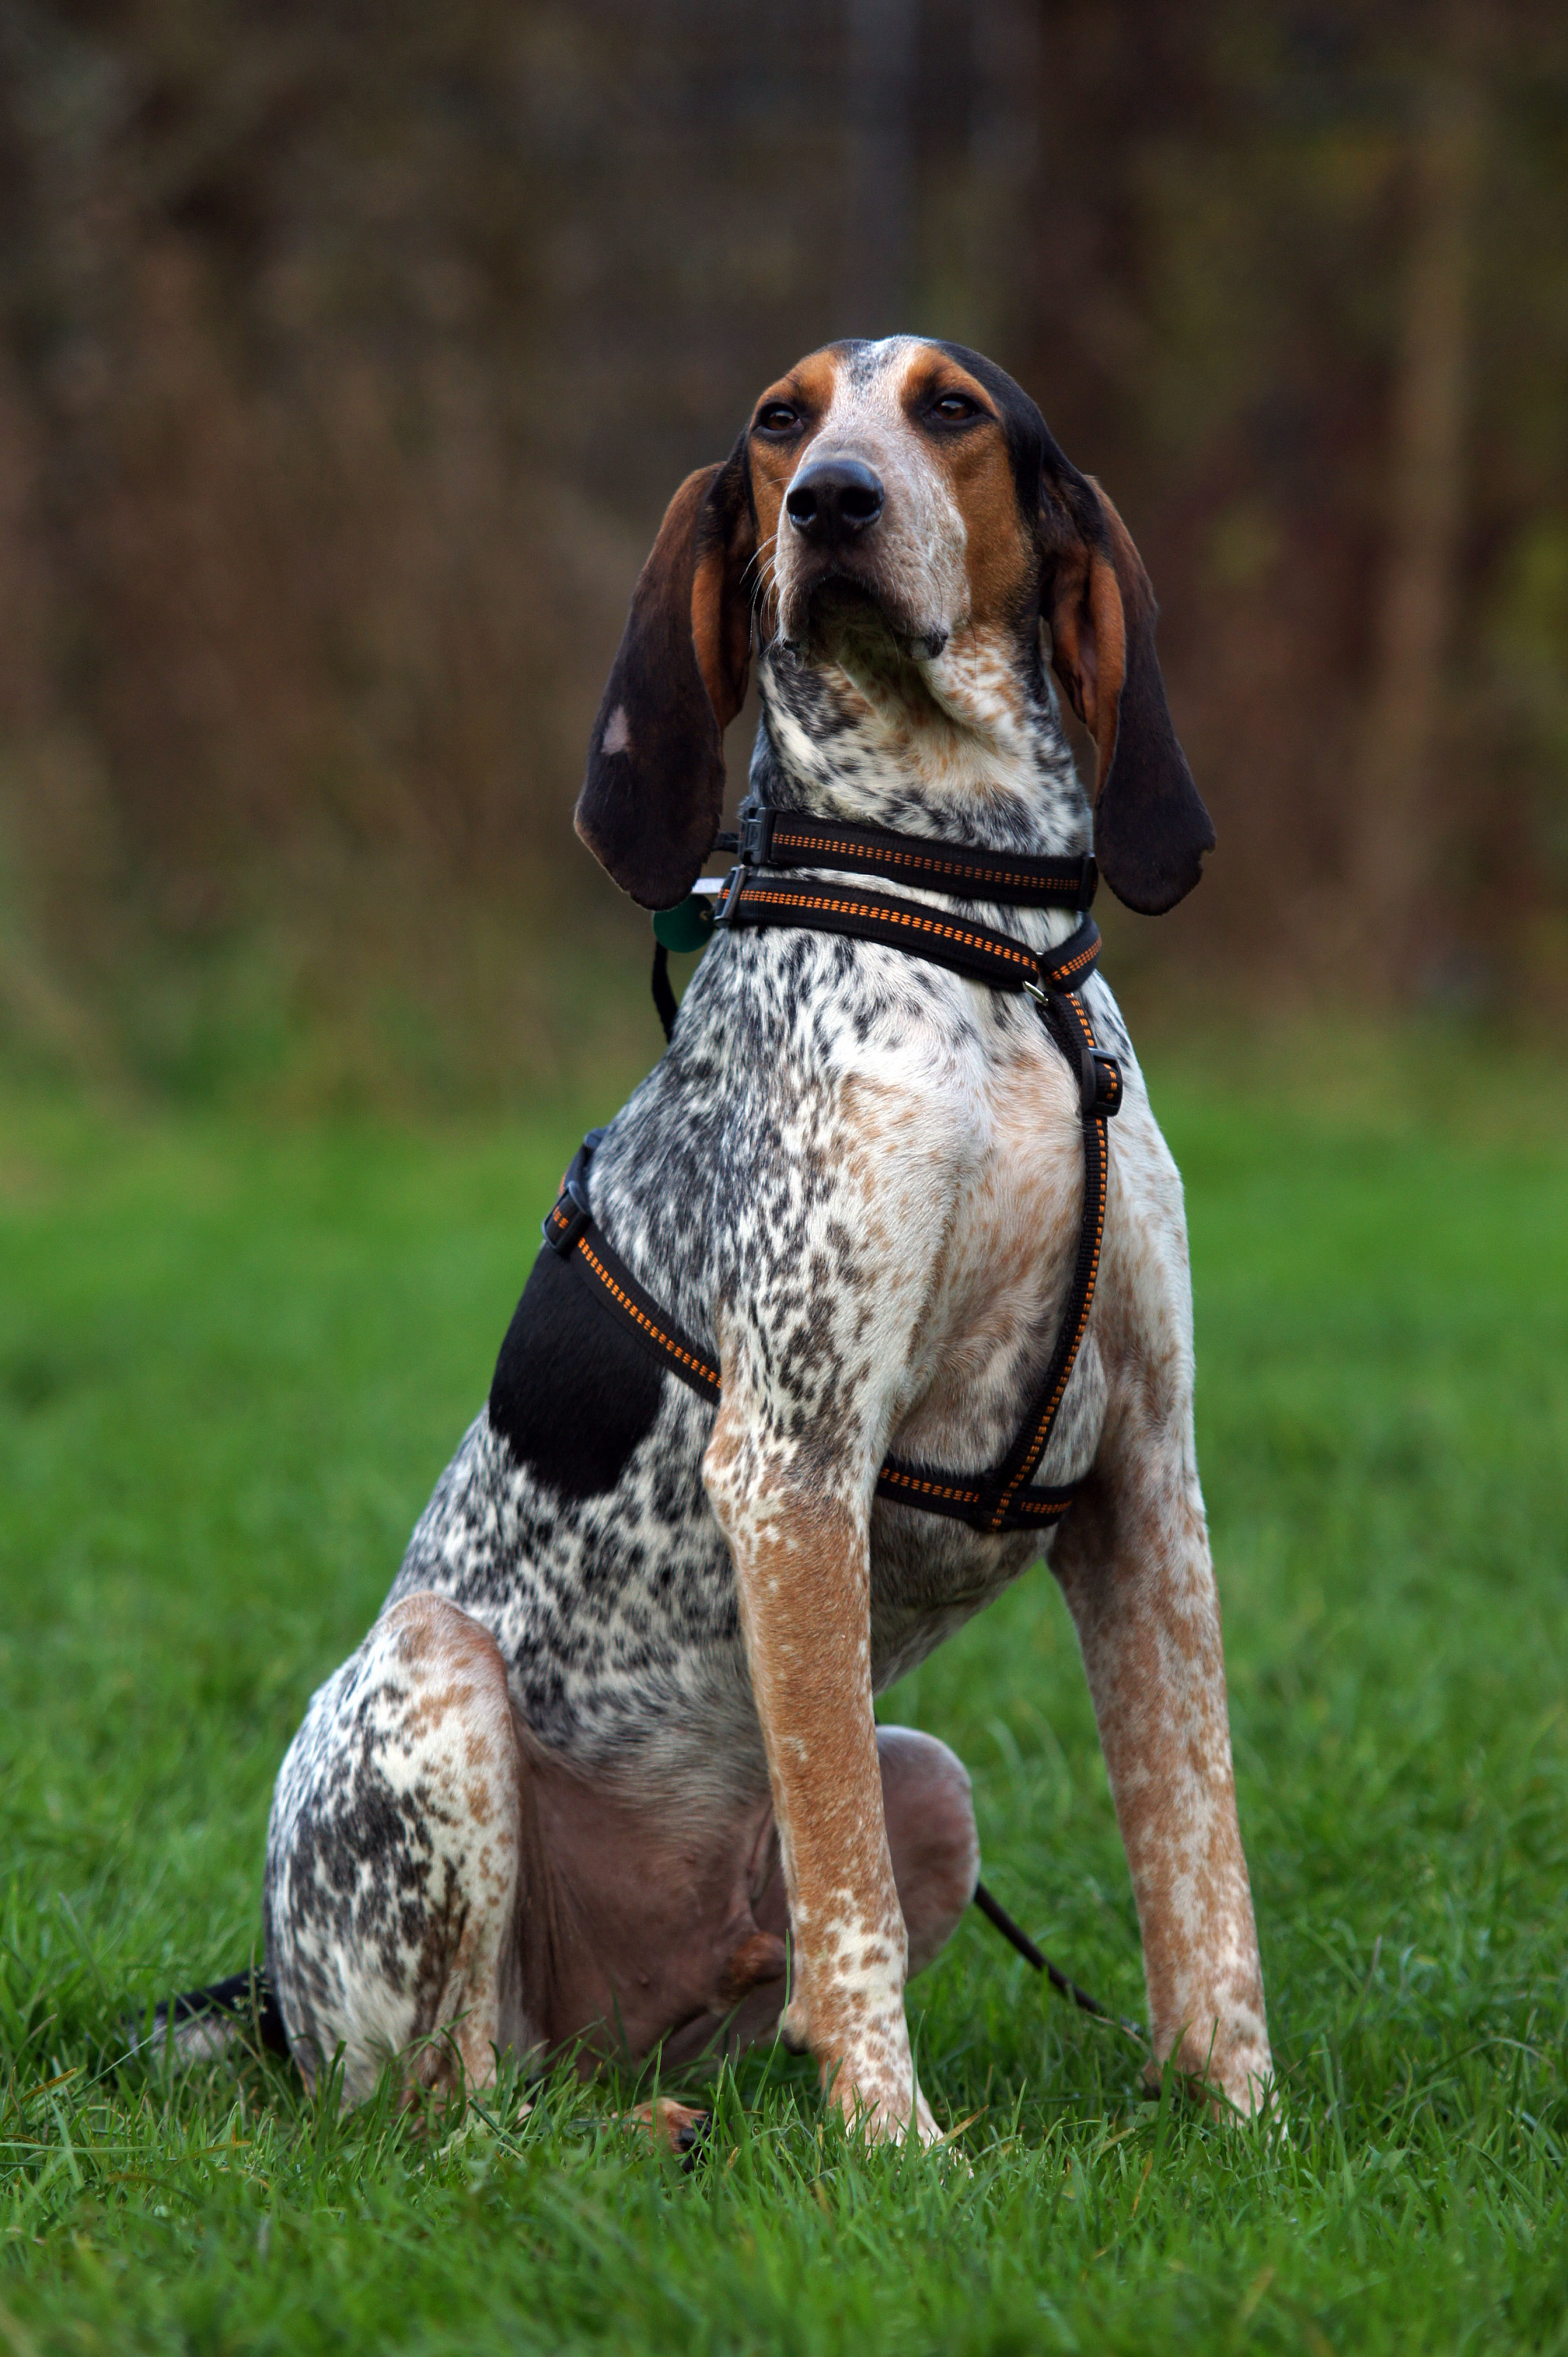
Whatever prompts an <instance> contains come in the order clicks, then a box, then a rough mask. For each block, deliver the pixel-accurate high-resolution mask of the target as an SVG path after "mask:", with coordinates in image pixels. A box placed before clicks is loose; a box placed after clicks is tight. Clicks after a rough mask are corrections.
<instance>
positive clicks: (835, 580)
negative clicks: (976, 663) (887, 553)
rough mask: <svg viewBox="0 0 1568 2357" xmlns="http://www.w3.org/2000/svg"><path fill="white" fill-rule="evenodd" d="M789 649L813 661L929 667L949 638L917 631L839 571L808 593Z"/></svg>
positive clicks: (867, 586) (790, 632)
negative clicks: (923, 664)
mask: <svg viewBox="0 0 1568 2357" xmlns="http://www.w3.org/2000/svg"><path fill="white" fill-rule="evenodd" d="M785 637H786V640H787V641H788V642H789V645H790V646H791V647H792V648H794V650H795V651H796V652H797V653H799V654H802V655H804V656H805V657H806V658H807V660H808V661H810V662H842V661H843V659H844V658H845V657H846V656H851V657H854V656H858V657H859V658H860V659H861V660H862V661H863V662H871V663H877V664H886V663H896V662H930V661H931V660H933V659H934V658H935V657H936V656H937V655H939V654H940V652H941V651H942V648H943V647H944V646H945V645H946V643H947V633H946V631H945V630H942V631H932V630H929V628H928V629H926V630H918V629H916V628H914V627H913V626H912V625H911V624H910V623H909V621H908V619H907V618H906V617H905V616H903V615H901V614H899V613H897V611H895V610H894V609H893V608H891V607H890V606H889V605H888V604H887V603H886V601H885V600H884V598H883V597H881V596H880V595H879V594H878V592H877V590H876V589H875V587H873V586H872V585H871V583H870V582H868V581H866V580H865V579H864V578H863V577H862V576H860V575H858V574H853V573H846V572H843V571H841V570H839V569H837V568H835V569H833V570H832V571H830V572H827V573H824V574H822V576H820V577H819V578H818V579H817V580H815V581H813V582H811V584H810V585H809V587H807V588H806V591H805V595H804V597H803V599H802V600H801V603H800V609H799V622H798V625H797V627H795V628H793V629H787V630H786V632H785Z"/></svg>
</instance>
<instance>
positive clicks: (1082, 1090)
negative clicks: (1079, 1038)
mask: <svg viewBox="0 0 1568 2357" xmlns="http://www.w3.org/2000/svg"><path fill="white" fill-rule="evenodd" d="M1078 1090H1079V1103H1080V1104H1081V1105H1082V1107H1083V1111H1084V1114H1085V1115H1086V1116H1087V1115H1089V1114H1101V1115H1103V1117H1104V1118H1105V1119H1106V1120H1107V1121H1109V1120H1110V1118H1111V1116H1112V1114H1118V1113H1120V1112H1121V1110H1122V1067H1121V1065H1120V1064H1119V1063H1118V1062H1117V1060H1116V1059H1115V1057H1114V1056H1109V1055H1107V1054H1106V1052H1105V1049H1103V1048H1080V1049H1079V1051H1078Z"/></svg>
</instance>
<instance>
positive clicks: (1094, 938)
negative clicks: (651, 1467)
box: [544, 806, 1122, 1532]
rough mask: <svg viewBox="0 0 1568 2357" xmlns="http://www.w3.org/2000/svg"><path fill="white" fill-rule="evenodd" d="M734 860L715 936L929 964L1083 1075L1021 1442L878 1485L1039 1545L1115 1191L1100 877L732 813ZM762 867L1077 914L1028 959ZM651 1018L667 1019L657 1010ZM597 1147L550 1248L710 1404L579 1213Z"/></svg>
mask: <svg viewBox="0 0 1568 2357" xmlns="http://www.w3.org/2000/svg"><path fill="white" fill-rule="evenodd" d="M732 847H734V848H736V849H737V850H738V851H739V852H740V854H741V858H740V861H739V863H738V864H737V865H736V867H735V868H734V869H733V870H732V871H731V873H730V875H729V877H727V879H726V880H725V885H724V887H723V888H722V891H721V892H720V894H719V896H718V905H717V909H716V910H715V912H714V921H716V922H717V923H718V924H722V925H726V926H729V927H731V928H735V927H738V926H752V925H800V926H804V927H807V928H809V929H810V930H811V931H817V932H834V933H843V934H847V935H850V936H851V937H853V938H854V939H856V940H860V941H871V942H883V943H885V944H886V946H887V947H889V948H892V949H899V950H903V951H905V952H908V954H910V955H912V956H915V957H921V958H925V959H926V960H928V961H929V963H932V964H935V965H941V966H946V967H948V968H949V969H950V971H952V972H955V973H958V974H968V975H969V976H971V977H972V979H973V980H975V981H978V982H983V983H986V984H988V985H990V986H991V987H992V988H993V990H1017V991H1024V992H1026V993H1027V994H1028V996H1030V997H1031V998H1032V999H1033V1000H1034V1001H1035V1003H1036V1006H1037V1008H1038V1010H1039V1013H1040V1016H1041V1017H1042V1019H1043V1021H1044V1022H1045V1024H1046V1027H1047V1030H1048V1031H1049V1032H1050V1035H1051V1037H1052V1039H1054V1040H1055V1042H1056V1044H1057V1046H1058V1049H1060V1051H1061V1053H1062V1055H1063V1057H1064V1058H1065V1059H1066V1060H1067V1063H1068V1066H1069V1070H1071V1071H1073V1072H1074V1073H1075V1074H1076V1076H1077V1079H1078V1083H1079V1113H1080V1116H1081V1119H1082V1125H1083V1210H1082V1214H1081V1217H1080V1220H1079V1247H1078V1254H1077V1258H1076V1260H1075V1262H1074V1265H1073V1272H1072V1276H1071V1280H1070V1282H1069V1286H1068V1297H1067V1301H1066V1304H1065V1305H1064V1308H1063V1312H1062V1319H1061V1325H1060V1328H1059V1329H1058V1335H1057V1340H1056V1347H1055V1349H1054V1350H1053V1351H1052V1353H1051V1358H1050V1362H1049V1364H1048V1365H1047V1369H1046V1372H1045V1374H1044V1375H1043V1377H1042V1378H1041V1381H1040V1384H1039V1387H1038V1389H1037V1391H1036V1396H1035V1399H1034V1401H1033V1402H1032V1404H1031V1405H1030V1409H1029V1413H1028V1415H1026V1418H1025V1420H1024V1424H1023V1427H1022V1429H1021V1430H1020V1432H1019V1434H1018V1437H1017V1438H1016V1439H1015V1442H1014V1444H1013V1446H1012V1448H1010V1449H1009V1450H1008V1452H1007V1454H1006V1456H1005V1457H1004V1458H1003V1459H1002V1461H1001V1462H1000V1464H998V1465H996V1466H993V1467H992V1468H991V1469H989V1470H988V1471H985V1472H982V1473H952V1472H948V1471H946V1470H944V1469H941V1468H940V1467H937V1466H930V1465H920V1464H909V1463H906V1462H905V1461H904V1460H903V1459H902V1458H897V1457H890V1458H888V1459H887V1461H886V1464H885V1465H884V1466H883V1467H882V1468H881V1469H880V1471H879V1472H878V1474H877V1477H876V1493H877V1495H878V1497H882V1498H888V1499H893V1500H896V1501H897V1502H898V1503H899V1504H901V1505H905V1506H910V1507H913V1508H916V1509H917V1510H918V1511H920V1512H925V1513H932V1514H946V1515H949V1516H950V1517H951V1518H953V1519H954V1520H956V1521H959V1522H963V1523H969V1524H970V1525H971V1526H972V1528H974V1529H977V1530H983V1531H987V1532H1002V1531H1017V1530H1033V1529H1037V1528H1039V1527H1040V1526H1041V1525H1042V1524H1045V1523H1053V1522H1056V1521H1058V1519H1059V1518H1060V1516H1061V1515H1063V1514H1065V1513H1066V1512H1067V1510H1068V1508H1069V1506H1070V1505H1071V1503H1072V1501H1073V1499H1074V1497H1075V1496H1076V1495H1077V1491H1078V1487H1079V1485H1078V1483H1076V1482H1073V1483H1070V1484H1069V1485H1068V1486H1067V1487H1065V1488H1062V1489H1044V1488H1035V1487H1033V1486H1032V1477H1033V1475H1034V1473H1035V1471H1036V1468H1037V1467H1038V1465H1039V1463H1040V1460H1041V1458H1043V1457H1044V1455H1045V1452H1046V1448H1047V1445H1048V1443H1049V1440H1050V1437H1051V1433H1052V1431H1053V1429H1054V1428H1055V1425H1056V1420H1057V1416H1058V1412H1059V1410H1060V1407H1061V1404H1062V1401H1063V1399H1064V1397H1065V1396H1066V1393H1067V1387H1068V1383H1069V1380H1070V1378H1071V1375H1072V1371H1073V1368H1074V1366H1075V1364H1076V1363H1077V1360H1078V1353H1079V1347H1080V1345H1081V1343H1082V1341H1083V1337H1084V1334H1085V1332H1086V1331H1087V1329H1088V1326H1089V1317H1090V1308H1092V1306H1093V1301H1094V1287H1095V1281H1096V1278H1097V1276H1098V1275H1099V1270H1100V1254H1101V1244H1102V1243H1103V1240H1104V1233H1105V1203H1106V1192H1107V1186H1108V1181H1109V1176H1110V1151H1109V1140H1108V1138H1107V1135H1106V1128H1105V1125H1106V1122H1107V1121H1108V1120H1109V1119H1110V1118H1111V1116H1112V1114H1115V1113H1116V1112H1118V1111H1119V1109H1120V1107H1121V1103H1122V1071H1121V1067H1120V1065H1119V1064H1118V1063H1117V1061H1116V1060H1115V1058H1114V1057H1113V1056H1110V1055H1108V1054H1107V1053H1106V1052H1105V1050H1104V1049H1102V1048H1101V1047H1100V1046H1098V1044H1097V1043H1096V1040H1095V1037H1094V1030H1093V1027H1092V1025H1091V1024H1090V1019H1089V1014H1088V1010H1087V1009H1086V1008H1085V1006H1084V1005H1083V1002H1082V1000H1081V999H1080V998H1079V996H1078V992H1079V987H1080V986H1081V985H1082V984H1083V982H1084V981H1085V980H1087V978H1088V976H1089V975H1090V974H1091V973H1092V972H1093V971H1094V965H1095V961H1096V959H1097V958H1098V956H1099V953H1100V931H1099V928H1098V927H1097V926H1096V924H1095V922H1094V920H1093V919H1092V917H1090V915H1089V914H1088V913H1087V911H1088V907H1089V903H1090V900H1091V899H1093V896H1094V886H1095V880H1096V879H1095V872H1094V862H1093V860H1092V859H1091V858H1085V859H1079V860H1067V861H1049V860H1040V859H1028V858H1026V857H1024V856H1021V855H1016V854H1012V853H993V852H983V851H972V850H970V849H969V848H967V847H966V846H964V845H950V844H940V843H930V842H923V841H921V840H920V839H919V838H918V837H916V836H910V835H896V834H887V833H884V832H882V831H881V830H878V829H874V828H870V827H852V826H847V825H844V826H841V825H839V824H837V823H835V822H832V821H826V820H822V819H815V818H805V817H800V816H797V815H796V814H794V813H784V812H775V811H763V812H757V811H756V810H754V809H751V808H750V807H749V806H748V807H747V808H746V809H744V810H743V811H742V813H741V834H740V836H739V839H738V841H737V842H736V843H735V844H734V845H733V846H732ZM759 864H766V865H767V866H768V867H769V868H779V867H784V866H811V867H823V866H826V867H834V866H838V867H845V868H854V869H855V870H856V871H858V872H859V873H862V874H865V873H866V872H868V871H870V872H878V873H887V874H897V875H898V876H900V877H903V878H904V879H906V880H908V881H909V882H912V883H921V884H929V886H930V887H932V888H935V889H938V890H940V891H942V892H944V893H947V894H948V895H950V897H952V898H954V899H987V900H993V901H1002V902H1009V901H1010V902H1012V903H1014V904H1015V905H1026V906H1034V907H1047V908H1069V909H1079V910H1080V911H1082V912H1084V913H1083V914H1082V919H1081V921H1080V923H1079V926H1078V929H1077V931H1075V932H1074V933H1073V934H1072V935H1071V936H1070V938H1069V940H1068V941H1066V942H1063V944H1062V945H1061V947H1060V948H1059V949H1057V950H1052V951H1047V952H1045V953H1044V954H1043V955H1036V952H1034V951H1033V950H1031V949H1030V948H1029V947H1028V946H1027V944H1026V943H1025V942H1019V941H1015V940H1014V939H1013V937H1012V936H1011V935H1010V934H1007V933H997V932H993V931H991V930H990V928H989V927H986V926H983V925H979V924H974V923H972V922H971V921H970V920H969V919H967V918H962V917H954V916H951V915H950V914H948V913H947V912H945V911H944V910H941V909H931V908H929V907H927V906H926V905H925V904H924V903H923V902H921V901H917V900H902V899H897V898H895V897H894V896H893V895H891V894H888V893H883V892H872V891H867V890H865V889H864V888H861V887H858V886H848V885H839V884H833V883H824V882H822V880H821V879H820V878H816V877H813V878H812V879H811V881H809V882H808V881H801V882H799V883H797V882H793V881H791V880H790V879H789V877H781V876H779V875H777V874H768V875H767V876H757V874H756V873H755V872H754V869H755V867H756V866H757V865H759ZM703 914H704V917H705V916H706V911H705V910H704V912H703ZM661 966H662V954H661V956H660V967H661ZM658 978H659V979H663V980H665V988H664V993H663V996H665V997H668V998H670V1000H671V1011H670V1013H669V1016H668V1018H667V1020H666V1024H665V1028H666V1030H667V1031H668V1030H670V1029H671V1028H673V1020H674V1017H673V997H672V994H671V993H670V990H669V985H668V981H667V979H665V977H664V975H663V974H662V972H661V971H660V974H659V975H658ZM665 1012H666V1010H665V1007H664V1006H663V1005H662V1004H660V1014H661V1015H664V1014H665ZM601 1135H603V1133H602V1131H599V1130H592V1131H590V1132H589V1134H588V1135H587V1136H586V1137H585V1139H584V1141H583V1144H582V1146H581V1147H580V1148H579V1150H578V1153H577V1156H576V1158H575V1161H574V1162H573V1164H572V1167H571V1168H570V1170H569V1171H568V1172H567V1174H566V1178H565V1180H564V1184H563V1186H562V1189H561V1193H560V1196H559V1197H558V1199H557V1200H556V1201H555V1203H554V1204H553V1206H552V1208H551V1210H550V1211H549V1213H548V1215H547V1217H546V1219H545V1222H544V1241H545V1243H547V1244H549V1245H551V1246H552V1248H553V1250H554V1251H555V1252H557V1253H559V1254H561V1255H562V1256H563V1257H564V1259H566V1260H568V1261H569V1262H570V1263H571V1265H572V1266H573V1267H575V1269H576V1270H577V1272H578V1274H579V1275H581V1276H582V1278H583V1279H584V1281H585V1283H586V1284H588V1285H589V1286H591V1287H592V1288H593V1290H594V1292H595V1294H596V1297H597V1298H598V1299H599V1300H601V1301H602V1302H603V1303H605V1305H606V1306H607V1308H610V1309H611V1310H612V1311H613V1312H614V1313H615V1315H616V1316H617V1317H618V1318H620V1320H621V1321H622V1323H623V1324H624V1325H625V1326H626V1327H627V1328H628V1329H629V1331H630V1332H631V1333H633V1334H634V1335H635V1336H636V1337H637V1339H638V1340H639V1342H641V1344H642V1345H643V1347H644V1348H645V1349H646V1350H648V1351H650V1352H651V1353H652V1354H653V1356H654V1357H655V1358H656V1359H657V1360H658V1361H659V1362H660V1365H661V1366H663V1367H664V1368H665V1369H666V1370H667V1372H670V1373H671V1374H674V1375H678V1376H679V1377H680V1379H681V1381H682V1383H687V1384H689V1385H690V1386H691V1388H692V1389H693V1391H694V1392H697V1393H699V1394H701V1396H702V1397H703V1398H704V1399H705V1400H707V1401H708V1402H709V1403H710V1404H711V1405H717V1402H718V1400H719V1396H720V1392H721V1377H720V1373H719V1370H718V1368H717V1367H715V1366H714V1364H713V1363H712V1361H710V1360H709V1359H707V1358H706V1357H705V1356H704V1355H703V1351H701V1350H700V1349H699V1348H698V1346H697V1344H696V1343H695V1342H694V1341H693V1340H692V1338H691V1336H690V1335H689V1334H686V1333H684V1332H682V1329H681V1328H680V1327H679V1326H678V1325H677V1324H676V1323H675V1321H674V1319H673V1318H671V1317H670V1316H669V1314H668V1312H667V1311H665V1310H664V1309H663V1308H661V1307H660V1304H659V1303H658V1302H657V1301H655V1300H654V1298H653V1297H652V1296H651V1294H650V1293H648V1292H647V1291H646V1290H645V1289H644V1287H643V1286H641V1285H639V1283H638V1280H637V1279H636V1277H634V1276H633V1275H632V1273H631V1271H630V1270H629V1269H628V1267H627V1265H626V1264H625V1262H624V1261H623V1260H621V1259H620V1257H619V1256H618V1254H617V1253H616V1251H615V1250H614V1248H613V1246H612V1245H611V1244H610V1243H609V1241H608V1239H607V1237H606V1236H605V1234H604V1232H603V1231H602V1230H601V1229H600V1228H599V1226H598V1224H597V1222H596V1220H595V1218H594V1215H593V1211H592V1208H591V1206H590V1203H589V1200H588V1168H589V1164H590V1163H591V1161H592V1159H593V1154H594V1149H595V1147H596V1146H597V1144H598V1142H599V1139H600V1137H601Z"/></svg>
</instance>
